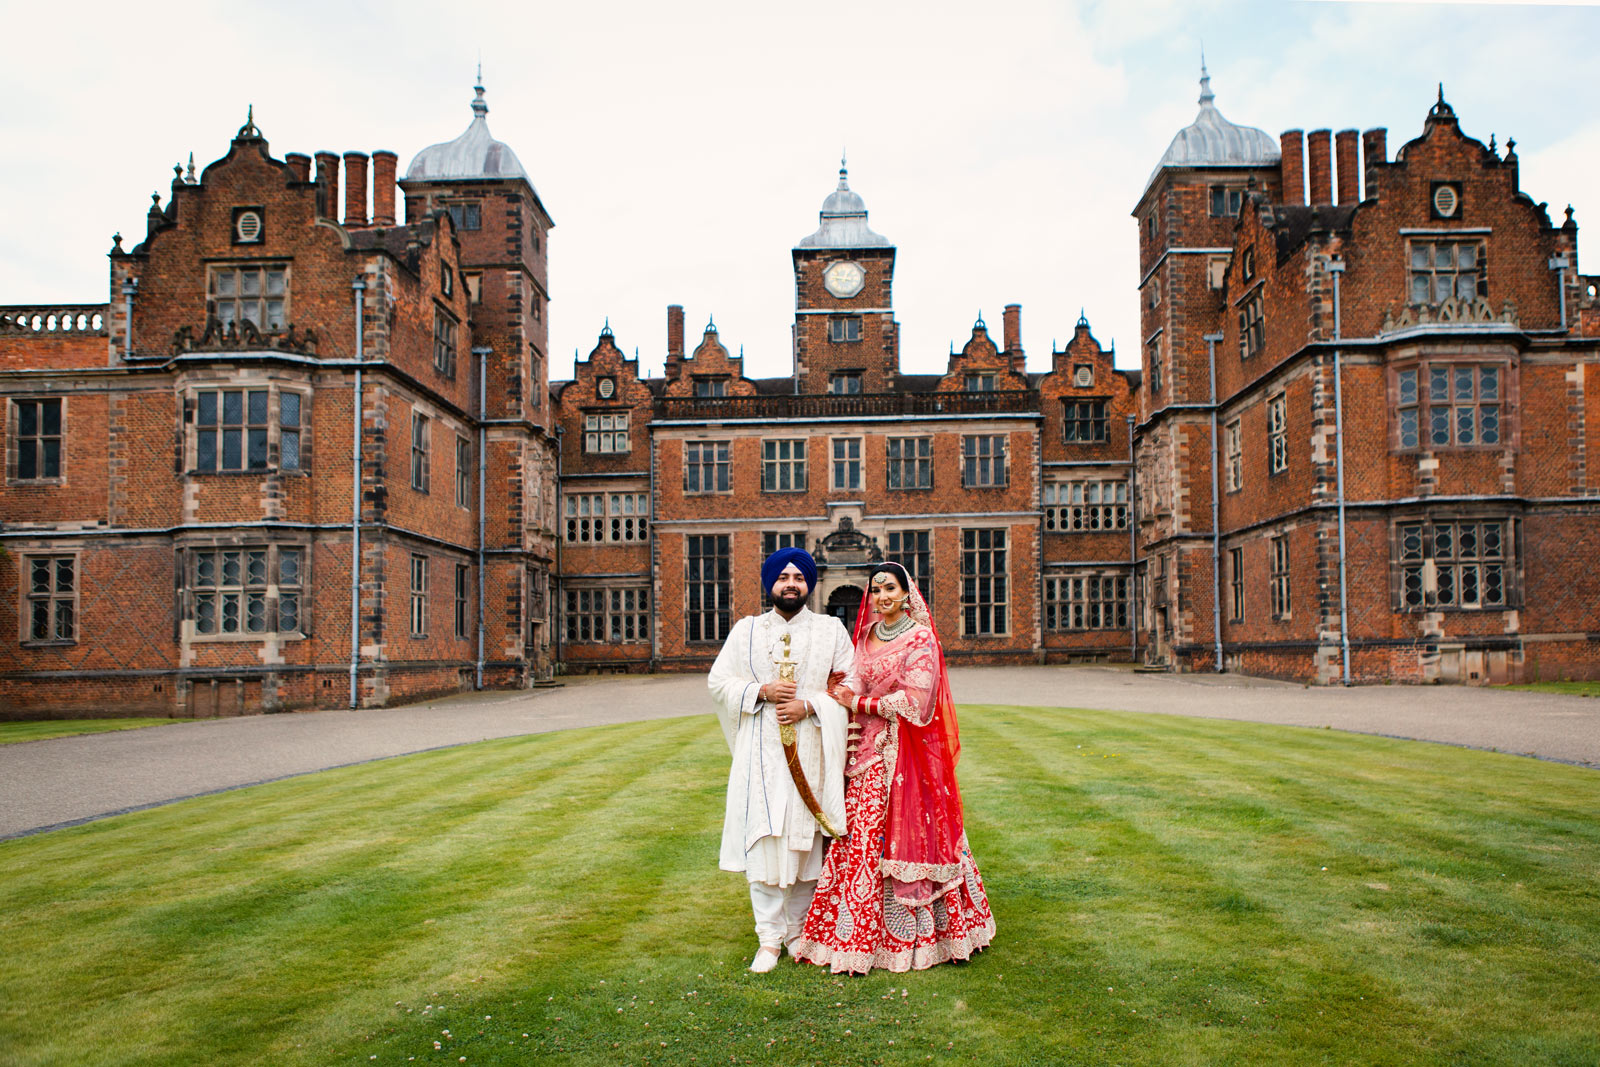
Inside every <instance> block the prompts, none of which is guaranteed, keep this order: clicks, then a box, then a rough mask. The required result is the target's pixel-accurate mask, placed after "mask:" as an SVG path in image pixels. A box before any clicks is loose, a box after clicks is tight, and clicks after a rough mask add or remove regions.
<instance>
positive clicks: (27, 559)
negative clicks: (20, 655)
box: [17, 549, 83, 648]
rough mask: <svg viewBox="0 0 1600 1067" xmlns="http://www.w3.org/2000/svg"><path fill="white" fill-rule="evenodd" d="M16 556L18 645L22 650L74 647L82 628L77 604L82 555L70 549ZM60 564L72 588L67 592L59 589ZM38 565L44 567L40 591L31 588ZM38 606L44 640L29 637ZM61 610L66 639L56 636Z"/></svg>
mask: <svg viewBox="0 0 1600 1067" xmlns="http://www.w3.org/2000/svg"><path fill="white" fill-rule="evenodd" d="M17 554H18V555H20V556H21V557H22V561H21V565H20V566H19V567H18V568H17V592H18V594H19V601H20V603H19V605H18V610H17V640H18V643H19V644H21V645H22V647H24V648H60V647H67V646H71V645H75V644H77V643H78V634H79V632H80V630H81V628H82V616H81V614H80V612H79V604H80V603H81V599H80V596H81V592H82V589H83V553H82V552H81V551H79V550H77V549H71V550H67V551H39V552H19V553H17ZM63 563H65V564H67V568H66V571H67V574H68V578H69V580H70V582H71V584H72V588H71V589H62V588H60V585H61V575H62V566H61V565H62V564H63ZM40 564H43V565H44V567H45V572H46V573H45V581H44V584H43V587H42V588H38V587H36V584H35V583H36V579H37V574H36V571H35V568H36V567H38V566H39V565H40ZM40 606H43V607H44V609H45V615H44V621H45V623H46V626H47V629H48V631H49V634H50V636H47V637H35V636H33V621H34V614H35V612H36V611H38V609H39V607H40ZM63 608H65V611H66V617H65V621H66V623H67V624H68V625H69V626H70V628H71V634H70V635H69V636H66V637H62V636H59V634H60V626H61V623H62V621H63V616H62V609H63Z"/></svg>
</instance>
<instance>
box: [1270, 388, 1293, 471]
mask: <svg viewBox="0 0 1600 1067" xmlns="http://www.w3.org/2000/svg"><path fill="white" fill-rule="evenodd" d="M1288 469H1289V394H1288V393H1287V392H1279V393H1274V394H1272V395H1271V396H1269V397H1267V474H1269V475H1274V474H1282V473H1283V472H1284V471H1287V470H1288Z"/></svg>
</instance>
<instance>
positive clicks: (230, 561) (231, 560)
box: [222, 552, 239, 585]
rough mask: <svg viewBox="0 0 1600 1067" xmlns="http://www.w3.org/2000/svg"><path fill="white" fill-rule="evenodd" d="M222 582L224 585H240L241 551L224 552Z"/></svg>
mask: <svg viewBox="0 0 1600 1067" xmlns="http://www.w3.org/2000/svg"><path fill="white" fill-rule="evenodd" d="M222 584H223V585H238V584H239V553H237V552H224V553H222Z"/></svg>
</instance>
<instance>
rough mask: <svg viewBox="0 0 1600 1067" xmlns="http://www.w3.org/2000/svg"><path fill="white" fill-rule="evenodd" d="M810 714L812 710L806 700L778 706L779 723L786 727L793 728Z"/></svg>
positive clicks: (785, 702)
mask: <svg viewBox="0 0 1600 1067" xmlns="http://www.w3.org/2000/svg"><path fill="white" fill-rule="evenodd" d="M810 714H811V708H810V707H809V706H808V705H807V704H806V702H805V701H804V700H787V701H784V702H783V703H782V704H779V705H778V721H779V722H781V723H783V724H784V725H786V726H793V725H794V724H795V723H797V722H799V721H800V720H801V719H803V718H805V717H806V716H807V715H810Z"/></svg>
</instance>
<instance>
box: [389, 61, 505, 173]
mask: <svg viewBox="0 0 1600 1067" xmlns="http://www.w3.org/2000/svg"><path fill="white" fill-rule="evenodd" d="M473 92H474V93H475V94H477V95H476V96H475V97H474V99H473V101H472V123H471V124H470V125H469V126H468V127H467V128H466V131H465V132H464V133H462V134H461V136H460V137H457V138H456V139H455V140H453V141H443V142H441V143H439V144H435V145H429V146H428V147H427V148H424V149H423V150H422V151H420V152H418V153H417V154H416V156H415V157H414V158H413V159H412V160H411V165H410V166H409V167H407V168H406V180H407V181H438V180H441V179H472V178H486V179H505V178H521V179H522V180H523V181H526V182H528V184H529V185H532V184H533V183H532V181H530V180H529V179H528V172H527V171H526V170H524V169H523V168H522V161H521V160H519V159H518V158H517V154H516V153H515V152H513V151H512V150H511V146H510V145H508V144H506V143H505V142H503V141H497V140H495V139H494V137H493V136H491V135H490V133H489V121H488V118H487V116H488V114H489V105H488V103H487V102H485V101H484V99H483V86H482V85H481V84H480V85H475V86H473Z"/></svg>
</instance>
